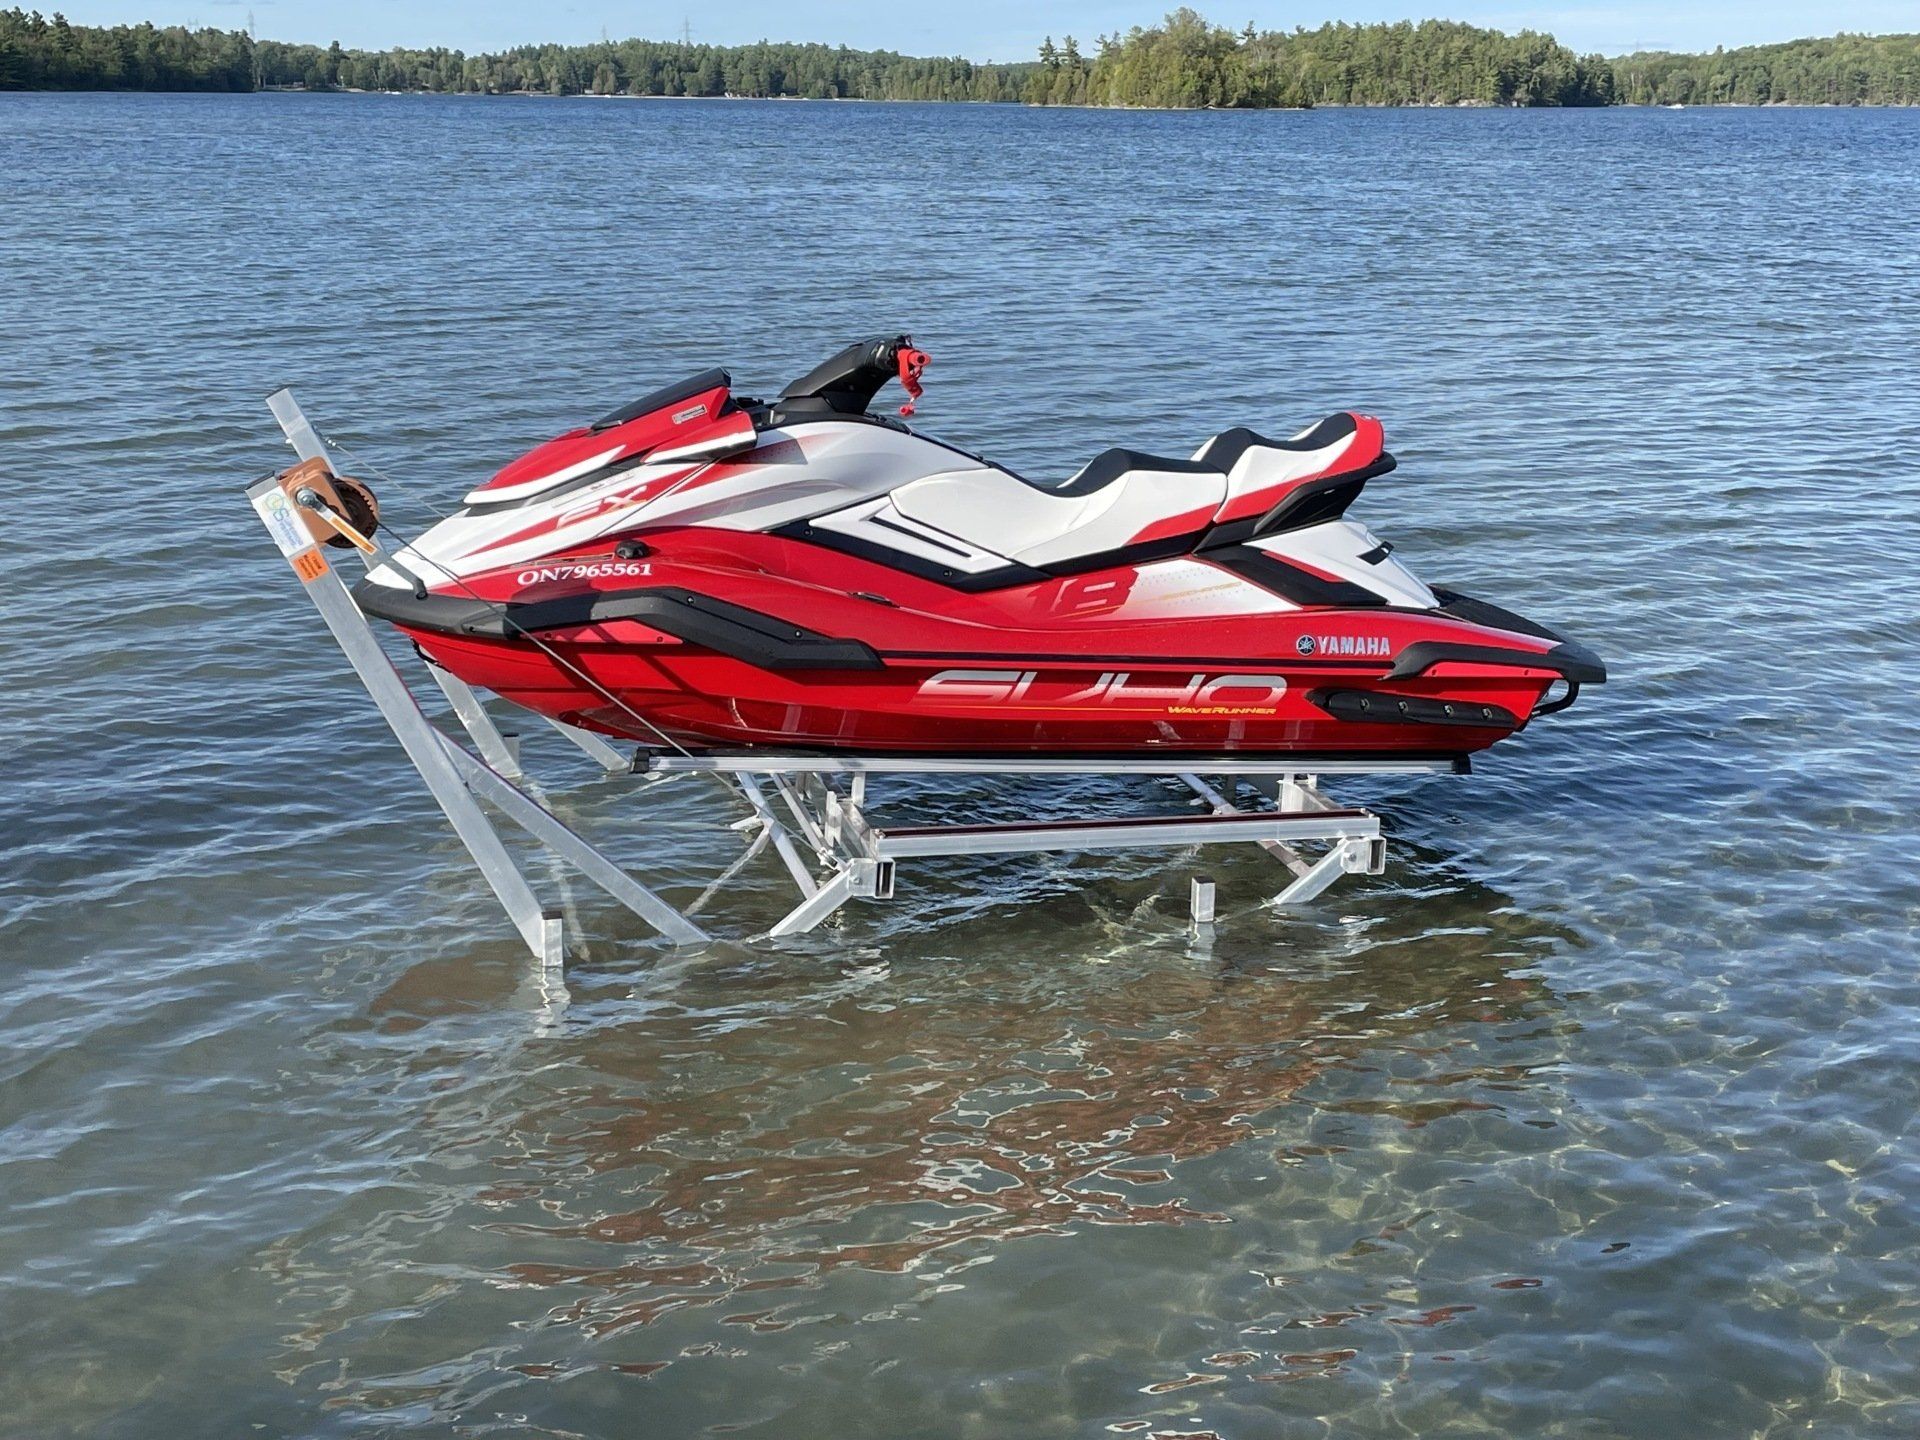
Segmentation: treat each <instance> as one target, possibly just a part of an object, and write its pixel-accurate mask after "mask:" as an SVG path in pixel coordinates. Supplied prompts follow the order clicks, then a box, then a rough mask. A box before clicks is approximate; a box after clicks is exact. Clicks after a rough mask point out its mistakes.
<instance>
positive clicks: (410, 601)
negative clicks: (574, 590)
mask: <svg viewBox="0 0 1920 1440" xmlns="http://www.w3.org/2000/svg"><path fill="white" fill-rule="evenodd" d="M353 598H354V602H355V603H356V604H358V605H359V607H360V608H361V610H362V611H364V612H365V613H366V614H368V615H373V616H377V617H379V618H380V619H382V620H390V621H392V622H393V623H394V624H396V625H404V626H406V627H407V628H408V629H410V630H432V631H435V632H437V633H439V634H442V635H472V636H477V637H480V638H483V639H489V640H511V639H513V638H515V637H517V636H521V635H537V634H539V633H540V632H542V631H544V630H567V629H572V628H574V627H576V626H580V625H595V624H600V623H602V622H605V621H609V620H639V621H642V622H644V623H645V624H648V625H651V626H653V628H654V629H656V630H660V631H663V632H664V633H666V634H668V635H672V636H673V637H675V638H676V639H679V640H684V641H686V642H687V643H688V644H690V645H699V646H702V647H704V648H706V649H708V650H712V651H715V652H716V653H718V654H721V655H725V656H727V657H728V658H729V659H733V660H739V661H743V662H744V663H746V664H748V665H754V666H757V667H759V668H760V669H762V670H879V669H881V668H883V664H882V661H881V659H880V656H879V654H878V653H877V652H876V651H875V650H874V649H873V647H872V646H871V645H868V644H866V643H865V642H864V641H861V640H845V639H838V638H836V637H834V636H831V635H822V634H819V633H818V632H817V631H813V630H808V629H805V628H803V627H801V626H798V625H792V624H789V623H788V622H787V621H784V620H779V619H776V618H775V617H773V616H771V615H763V614H761V613H760V612H759V611H758V610H749V609H747V608H746V607H745V606H744V605H734V604H730V603H729V602H727V601H725V600H716V599H714V598H713V597H712V596H711V595H702V594H700V593H698V592H697V591H693V590H682V589H680V588H678V587H673V588H670V589H669V588H658V589H643V590H609V591H601V592H594V593H584V592H583V593H580V594H575V595H564V596H561V597H560V598H559V599H557V600H536V601H532V602H527V603H517V604H516V603H511V602H509V603H507V604H498V603H493V602H489V601H485V600H469V599H466V598H464V597H461V596H455V595H429V596H427V597H426V598H425V599H424V600H416V599H415V598H414V597H413V594H412V593H411V592H410V591H407V590H397V589H394V588H393V587H392V586H388V585H375V584H374V583H373V582H372V581H370V580H362V581H361V582H360V583H359V584H358V585H356V586H354V587H353Z"/></svg>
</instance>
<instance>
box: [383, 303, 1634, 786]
mask: <svg viewBox="0 0 1920 1440" xmlns="http://www.w3.org/2000/svg"><path fill="white" fill-rule="evenodd" d="M925 363H926V356H925V355H923V354H922V353H921V352H919V351H918V350H916V349H914V347H913V344H912V341H911V339H910V338H909V337H908V336H905V335H902V336H898V337H895V338H892V339H876V340H868V341H863V342H861V343H859V344H855V345H851V346H849V347H848V348H847V349H845V350H843V351H842V352H841V353H840V354H838V355H836V356H834V357H833V358H832V359H831V360H828V361H827V362H826V363H825V364H823V365H821V366H819V367H818V368H817V369H815V370H813V371H812V372H811V373H809V374H807V375H806V376H804V377H802V378H801V379H800V380H797V381H795V382H794V383H793V384H792V385H790V386H788V387H787V389H786V390H785V391H784V392H783V393H782V394H781V396H780V397H779V398H778V399H776V400H772V401H762V400H756V399H751V398H748V397H745V396H741V395H736V394H735V393H734V392H733V383H732V380H731V378H730V377H729V376H728V374H727V372H726V371H724V370H709V371H707V372H705V373H703V374H700V375H696V376H693V377H691V378H690V379H687V380H685V381H682V382H681V383H679V384H677V385H669V386H667V387H666V388H664V389H661V390H657V391H655V392H654V393H653V394H650V395H647V396H645V397H643V398H641V399H639V400H636V401H635V402H633V403H632V404H630V405H626V406H623V407H622V408H621V409H619V410H616V411H614V412H613V413H612V414H611V415H608V416H606V417H605V418H604V419H601V420H598V421H596V422H595V423H593V424H592V425H589V426H586V427H584V428H581V429H578V430H572V431H569V432H568V433H567V434H565V435H562V436H559V437H558V438H557V439H554V440H551V441H549V442H547V443H546V444H545V445H542V446H540V447H539V448H538V449H536V450H534V451H532V452H531V453H530V454H527V455H525V456H523V457H522V458H521V459H519V460H516V461H515V462H514V463H513V464H511V465H509V466H507V467H506V468H505V469H504V470H502V471H500V473H499V474H498V475H496V476H494V478H493V479H492V480H490V481H488V482H487V483H486V484H484V485H482V486H480V487H479V488H478V489H476V490H474V491H473V492H472V493H471V494H469V495H468V496H467V497H466V502H465V505H464V507H463V508H462V509H461V510H459V511H458V512H457V513H456V514H455V515H453V516H452V517H451V518H449V519H447V520H446V521H444V522H443V523H441V524H439V525H436V526H435V527H434V528H433V529H431V530H429V531H428V532H427V533H426V534H425V535H424V536H423V537H421V538H420V539H419V540H418V541H416V542H414V543H413V544H412V545H410V546H407V547H405V548H403V549H401V550H399V551H398V552H396V554H395V555H394V557H393V560H394V562H395V563H394V564H391V565H387V566H383V567H381V568H379V569H376V570H375V571H374V572H373V573H372V574H371V575H370V576H369V577H368V578H367V579H366V580H365V581H363V582H362V583H361V584H360V585H359V586H358V587H357V588H356V589H355V590H354V597H355V599H356V600H357V601H358V603H359V605H360V607H361V609H362V610H363V611H365V612H366V613H367V614H369V615H373V616H379V617H382V618H384V619H387V620H390V621H392V622H393V623H394V624H395V625H398V626H399V627H401V629H403V630H404V631H406V632H407V634H409V635H410V636H411V637H412V638H413V639H414V640H415V641H416V642H417V643H418V644H419V646H420V648H421V649H422V650H424V651H425V652H426V653H427V655H428V656H429V657H430V658H431V659H432V660H433V661H434V662H435V663H437V664H439V665H441V666H443V667H444V668H446V669H447V670H449V671H451V672H452V673H454V674H455V675H458V676H459V677H461V678H462V679H464V680H466V681H468V682H469V683H471V684H473V685H478V686H483V687H485V688H486V689H488V690H492V691H494V692H496V693H497V694H499V695H502V696H504V697H505V698H507V699H509V700H512V701H514V702H516V703H518V704H520V705H524V706H527V707H529V708H531V709H533V710H535V711H538V712H541V713H543V714H546V715H550V716H552V717H554V718H555V719H558V720H562V721H565V722H567V723H569V724H572V725H578V726H584V727H586V728H588V729H591V730H597V731H600V732H603V733H605V734H609V735H615V736H620V737H624V738H626V739H628V740H634V741H638V742H641V743H642V744H647V745H656V746H657V745H660V744H662V743H663V742H669V741H670V742H671V743H673V744H674V745H677V746H682V747H686V748H689V749H693V750H707V751H712V750H742V749H749V748H752V747H779V748H780V749H782V750H784V751H792V750H795V749H821V750H834V751H859V752H864V753H876V752H879V753H885V752H910V753H922V754H925V753H935V752H937V753H941V754H949V755H951V754H1012V753H1024V754H1035V753H1044V754H1050V755H1073V756H1103V755H1126V754H1139V753H1142V752H1153V753H1163V754H1188V753H1191V754H1193V755H1196V756H1205V755H1230V754H1239V755H1253V756H1261V755H1282V756H1296V755H1298V756H1325V757H1328V758H1334V757H1361V758H1366V757H1377V756H1382V755H1400V756H1407V757H1422V758H1441V757H1455V756H1461V755H1466V754H1469V753H1471V752H1473V751H1477V750H1481V749H1484V748H1485V747H1486V746H1488V745H1491V744H1493V743H1494V742H1495V741H1496V740H1500V739H1503V738H1505V737H1506V736H1508V735H1511V734H1513V733H1514V732H1515V731H1517V730H1520V729H1523V728H1524V727H1525V726H1526V725H1527V723H1528V722H1529V721H1530V720H1531V719H1533V718H1534V717H1535V716H1538V715H1543V714H1546V713H1548V712H1550V711H1553V710H1558V709H1562V708H1564V707H1565V706H1566V705H1568V704H1570V703H1571V702H1572V700H1573V698H1574V696H1575V695H1576V694H1577V693H1578V691H1579V688H1580V686H1582V685H1583V684H1592V683H1595V682H1598V681H1601V680H1604V679H1605V678H1606V671H1605V669H1604V668H1603V666H1602V665H1601V663H1600V661H1599V659H1598V658H1597V657H1596V656H1595V655H1594V654H1593V653H1592V652H1591V651H1589V650H1587V649H1586V648H1584V647H1583V646H1580V645H1577V644H1575V643H1573V642H1571V641H1568V640H1563V639H1561V638H1560V637H1559V636H1558V635H1556V634H1554V633H1553V632H1552V631H1550V630H1548V629H1546V628H1545V627H1544V626H1541V625H1538V624H1535V623H1534V622H1532V621H1530V620H1525V619H1522V618H1521V617H1520V616H1518V615H1514V614H1512V613H1510V612H1508V611H1506V610H1502V609H1500V608H1499V607H1497V606H1494V605H1490V604H1488V603H1486V602H1484V601H1480V600H1474V599H1470V598H1468V597H1467V596H1464V595H1460V594H1457V593H1455V592H1453V591H1449V590H1441V589H1433V588H1429V587H1428V586H1427V585H1425V584H1423V583H1422V582H1421V581H1420V580H1418V579H1416V578H1415V577H1414V575H1413V574H1412V572H1411V571H1409V570H1408V569H1407V568H1406V567H1405V566H1404V565H1402V564H1401V563H1400V562H1399V561H1398V560H1397V559H1395V558H1393V556H1392V554H1391V551H1392V547H1391V546H1390V545H1388V544H1386V543H1384V542H1382V541H1380V540H1379V539H1377V538H1376V537H1375V536H1374V535H1373V534H1372V533H1371V532H1370V531H1369V530H1368V529H1367V528H1366V526H1364V525H1362V524H1360V523H1359V522H1357V521H1354V520H1351V519H1348V518H1347V510H1348V507H1349V506H1351V505H1352V503H1353V501H1354V500H1355V499H1356V498H1357V497H1358V496H1359V494H1360V492H1361V489H1362V487H1363V486H1364V485H1365V484H1366V482H1367V481H1368V480H1369V479H1372V478H1373V477H1375V476H1378V475H1383V474H1385V473H1386V472H1387V471H1389V470H1391V469H1392V468H1393V465H1394V462H1393V458H1392V457H1391V456H1390V455H1388V454H1387V453H1386V451H1385V450H1384V449H1383V448H1382V437H1381V429H1380V422H1379V421H1377V420H1375V419H1373V418H1372V417H1370V416H1366V415H1358V414H1339V415H1332V416H1329V417H1328V418H1326V419H1325V420H1322V421H1321V422H1319V423H1318V424H1317V425H1313V426H1310V427H1309V428H1307V429H1306V430H1303V431H1301V432H1300V433H1299V434H1297V435H1295V436H1293V437H1292V438H1290V439H1286V440H1269V439H1267V438H1265V437H1263V436H1261V435H1257V434H1255V433H1254V432H1253V431H1251V430H1246V429H1233V430H1227V431H1224V432H1222V433H1221V434H1218V435H1215V436H1213V437H1212V438H1211V439H1209V440H1207V441H1206V442H1205V443H1204V444H1202V445H1200V446H1199V448H1198V449H1196V450H1195V451H1194V452H1193V454H1192V456H1191V457H1190V458H1187V459H1165V458H1161V457H1158V456H1153V455H1143V454H1139V453H1136V452H1134V451H1131V450H1118V449H1116V450H1107V451H1104V452H1102V453H1101V454H1099V455H1097V456H1095V457H1094V458H1093V459H1092V460H1091V461H1089V462H1088V463H1087V464H1086V465H1085V466H1083V467H1082V468H1081V469H1080V470H1079V471H1078V472H1076V473H1075V474H1074V475H1073V476H1072V477H1071V478H1069V479H1067V480H1065V481H1063V482H1058V483H1043V482H1038V481H1034V480H1029V479H1026V478H1024V477H1022V476H1019V475H1016V474H1014V473H1013V472H1012V471H1010V470H1007V469H1005V468H1004V467H1002V466H999V465H995V464H993V463H992V462H990V461H987V460H984V459H982V458H980V457H979V456H977V455H973V454H970V453H968V452H967V451H965V450H961V449H958V448H956V447H954V446H951V445H947V444H943V443H941V442H940V441H937V440H933V439H930V438H928V437H926V436H924V435H921V434H919V433H918V432H917V431H915V430H913V429H910V428H909V427H908V426H907V425H906V424H904V423H902V422H901V421H899V420H896V419H894V418H892V417H890V416H882V415H878V414H874V413H872V406H873V404H874V398H875V396H876V394H877V393H878V392H879V391H880V389H881V388H882V387H883V386H884V385H886V384H887V382H888V381H890V380H893V379H895V378H898V379H900V380H901V381H902V382H903V383H904V385H905V386H906V388H907V389H908V391H909V393H910V394H911V395H914V396H917V395H918V394H919V392H920V386H919V378H920V371H921V368H922V367H923V366H924V365H925ZM911 412H912V406H911V404H909V405H907V406H903V407H902V413H903V414H910V413H911ZM1550 696H1552V697H1553V698H1549V697H1550Z"/></svg>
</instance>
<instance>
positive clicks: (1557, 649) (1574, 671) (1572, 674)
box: [1385, 640, 1607, 685]
mask: <svg viewBox="0 0 1920 1440" xmlns="http://www.w3.org/2000/svg"><path fill="white" fill-rule="evenodd" d="M1450 660H1451V661H1458V662H1460V663H1461V664H1466V665H1511V666H1514V667H1516V668H1523V669H1527V670H1557V671H1559V672H1560V673H1561V674H1562V675H1564V676H1565V677H1566V678H1567V679H1568V680H1570V681H1572V682H1573V683H1574V684H1576V685H1598V684H1601V683H1602V682H1604V681H1605V680H1606V678H1607V667H1606V666H1605V665H1603V664H1601V663H1600V657H1599V656H1598V655H1596V654H1594V653H1593V651H1591V650H1589V649H1587V647H1586V646H1584V645H1580V644H1577V643H1575V642H1574V641H1572V640H1562V641H1561V642H1560V643H1559V644H1558V645H1556V646H1554V647H1553V648H1552V649H1551V650H1548V651H1545V652H1544V653H1539V654H1536V653H1534V652H1531V651H1527V650H1506V649H1502V648H1500V647H1499V646H1496V645H1460V644H1456V643H1454V642H1453V641H1451V640H1416V641H1415V642H1414V643H1413V644H1411V645H1409V646H1408V647H1407V648H1406V649H1404V650H1402V651H1401V652H1400V654H1399V656H1398V657H1397V658H1396V659H1395V660H1394V662H1393V668H1392V669H1391V670H1389V671H1387V673H1386V676H1385V678H1386V679H1388V680H1411V679H1412V678H1413V677H1414V676H1416V675H1423V674H1425V673H1426V672H1427V671H1428V670H1429V669H1431V668H1432V667H1433V666H1435V665H1440V664H1443V663H1445V662H1447V661H1450Z"/></svg>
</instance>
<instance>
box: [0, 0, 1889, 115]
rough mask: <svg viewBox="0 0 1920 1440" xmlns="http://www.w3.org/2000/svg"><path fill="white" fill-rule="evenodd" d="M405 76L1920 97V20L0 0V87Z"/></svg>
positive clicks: (612, 86)
mask: <svg viewBox="0 0 1920 1440" xmlns="http://www.w3.org/2000/svg"><path fill="white" fill-rule="evenodd" d="M274 87H302V88H305V89H309V90H335V89H348V90H403V91H433V92H438V93H445V94H476V95H482V94H490V95H498V94H519V93H535V94H545V95H582V94H588V95H704V96H723V95H736V96H754V97H768V96H799V97H805V98H809V99H843V98H844V99H859V100H980V101H1025V102H1027V103H1029V104H1038V105H1126V106H1161V107H1168V108H1199V107H1207V106H1216V107H1222V108H1267V107H1274V106H1313V105H1609V104H1638V105H1647V104H1687V105H1711V104H1729V103H1733V104H1752V105H1765V104H1783V103H1784V104H1799V105H1913V104H1920V35H1881V36H1870V35H1836V36H1833V37H1831V38H1828V39H1821V40H1796V41H1791V42H1789V43H1787V44H1783V45H1755V46H1746V47H1743V48H1740V49H1736V50H1719V49H1716V50H1715V51H1714V52H1713V53H1712V54H1710V55H1682V54H1668V53H1665V52H1659V53H1647V54H1635V55H1627V56H1622V57H1619V58H1616V59H1611V60H1610V59H1607V58H1605V57H1603V56H1600V55H1575V54H1574V53H1573V52H1572V51H1571V50H1569V49H1568V48H1567V47H1566V46H1564V45H1562V44H1560V43H1559V42H1558V41H1557V40H1555V39H1554V38H1553V37H1552V36H1551V35H1545V34H1541V33H1538V32H1535V31H1531V30H1523V31H1521V32H1519V33H1518V34H1515V35H1508V34H1505V33H1503V32H1501V31H1498V30H1489V29H1483V28H1480V27H1478V26H1472V25H1463V24H1459V23H1456V22H1453V21H1445V20H1428V21H1424V22H1422V23H1420V24H1417V25H1416V24H1413V23H1410V22H1401V23H1399V24H1367V25H1351V24H1346V23H1344V22H1336V23H1332V24H1327V25H1322V26H1320V27H1319V28H1318V29H1314V30H1307V29H1304V28H1296V29H1294V30H1291V31H1265V32H1262V31H1257V30H1255V28H1254V27H1253V26H1252V25H1248V26H1247V27H1246V28H1245V29H1243V30H1239V31H1234V30H1229V29H1227V28H1225V27H1223V26H1218V25H1214V24H1212V23H1210V22H1209V21H1207V20H1206V19H1204V18H1203V17H1201V16H1200V15H1199V14H1197V13H1196V12H1194V11H1193V10H1190V9H1185V8H1183V9H1179V10H1176V11H1174V12H1173V13H1172V14H1170V15H1168V16H1167V17H1166V19H1165V20H1164V21H1162V22H1161V23H1160V24H1159V25H1156V26H1151V27H1136V28H1134V29H1133V30H1130V31H1128V32H1127V33H1126V34H1124V35H1121V34H1115V35H1111V36H1106V37H1103V38H1101V39H1100V40H1099V41H1098V42H1097V43H1096V45H1095V48H1094V53H1093V54H1092V55H1091V56H1088V55H1086V54H1083V53H1082V51H1081V49H1080V46H1079V44H1078V42H1076V41H1075V40H1074V39H1073V38H1072V37H1071V36H1069V37H1067V38H1066V40H1065V42H1064V44H1062V45H1060V46H1056V45H1055V44H1054V43H1053V41H1052V40H1051V39H1049V40H1047V41H1046V43H1045V44H1043V45H1042V46H1041V47H1040V54H1039V57H1038V59H1037V60H1033V61H1026V62H1020V63H1014V64H975V63H974V62H972V61H969V60H963V59H958V58H924V57H916V56H911V55H900V54H897V53H895V52H893V51H890V50H853V49H849V48H848V47H846V46H844V45H842V46H828V45H802V44H786V43H781V44H775V43H771V42H767V41H761V42H760V43H758V44H755V45H692V44H672V43H668V42H662V41H654V40H621V41H603V42H601V43H599V44H597V45H523V46H516V47H514V48H512V49H508V50H502V51H498V52H494V53H488V54H477V55H467V54H464V53H462V52H461V51H458V50H449V49H431V50H407V49H393V50H387V51H368V50H348V49H343V48H342V47H341V46H340V44H339V43H338V42H337V41H336V42H335V43H334V44H332V45H328V46H319V45H296V44H289V43H285V42H282V41H277V40H255V39H253V38H252V37H251V36H250V35H248V34H247V33H246V32H245V31H239V30H215V29H187V28H185V27H182V26H154V25H150V24H140V25H113V26H87V25H73V24H69V23H68V22H67V20H66V19H65V18H64V17H63V16H61V15H59V14H55V15H53V16H52V17H51V18H46V17H43V16H42V15H41V14H40V13H39V12H37V11H25V10H20V9H11V10H0V89H27V90H202V91H208V90H210V91H222V90H226V91H250V90H259V89H265V88H274Z"/></svg>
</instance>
